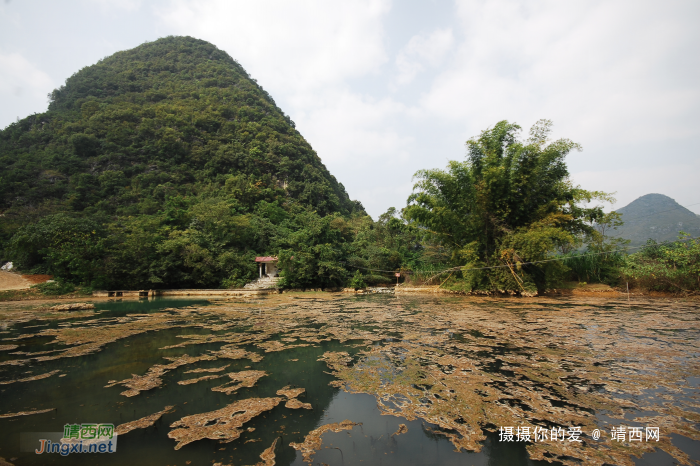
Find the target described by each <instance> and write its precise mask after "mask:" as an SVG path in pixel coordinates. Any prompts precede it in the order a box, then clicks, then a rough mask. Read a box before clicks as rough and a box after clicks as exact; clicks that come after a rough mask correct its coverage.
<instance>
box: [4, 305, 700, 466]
mask: <svg viewBox="0 0 700 466" xmlns="http://www.w3.org/2000/svg"><path fill="white" fill-rule="evenodd" d="M119 309H120V310H119V312H118V313H117V312H116V311H114V309H112V308H111V305H110V304H104V303H102V304H99V303H98V304H97V306H96V310H95V312H92V313H84V312H81V313H80V314H78V315H76V316H75V317H73V318H66V317H65V316H61V317H60V318H57V317H55V316H54V315H52V314H46V313H45V310H43V311H42V310H37V311H36V312H35V314H32V310H31V309H23V310H22V312H21V313H9V314H7V316H6V317H5V318H3V320H2V322H3V327H2V333H0V345H3V347H7V348H8V350H6V351H3V352H2V353H0V395H1V397H0V430H1V431H2V432H3V433H7V434H6V435H4V436H3V437H0V456H2V457H4V458H15V460H14V461H13V462H14V463H15V464H83V463H84V464H124V463H126V462H128V463H131V464H134V465H136V464H154V465H155V464H163V465H166V464H211V463H220V464H222V465H225V464H232V465H233V464H235V465H241V464H283V465H286V464H305V463H309V464H311V463H314V464H315V463H316V462H319V463H322V462H325V463H328V464H336V463H337V464H340V463H341V462H342V463H343V464H382V465H388V464H436V462H437V463H439V464H463V462H464V461H468V464H537V463H540V462H542V463H543V464H547V463H552V462H554V463H558V464H567V465H579V464H598V465H603V464H621V465H632V464H635V458H642V461H643V462H644V461H651V460H652V459H653V461H654V463H659V462H660V461H661V462H663V461H666V462H667V463H668V464H672V463H673V462H675V463H677V464H700V462H698V461H699V460H700V456H699V455H700V449H699V448H698V445H700V431H699V430H698V426H699V425H700V414H698V412H699V411H700V403H699V401H698V395H700V390H699V389H698V385H699V384H698V382H699V381H700V364H699V363H698V358H697V356H698V345H699V344H700V338H699V336H700V335H699V332H700V330H699V327H698V311H700V306H699V305H698V303H697V302H674V301H672V300H654V301H636V302H632V303H628V302H627V301H616V300H605V299H595V298H587V299H581V300H564V299H550V298H538V299H490V298H489V299H487V298H462V297H432V296H430V297H426V296H411V297H404V296H364V297H356V296H351V297H348V296H346V295H327V296H322V295H317V294H315V295H313V296H308V295H306V296H305V295H296V296H290V295H273V296H270V297H267V298H261V299H249V300H239V301H219V302H214V303H212V304H211V305H208V306H201V305H188V304H187V303H186V302H183V303H181V304H180V305H179V306H177V307H176V306H173V307H166V308H161V309H155V310H153V311H150V312H148V313H143V312H140V310H139V306H138V305H136V304H135V305H134V308H133V310H132V311H131V312H124V305H123V304H122V305H121V307H120V308H119ZM1 312H2V311H1V310H0V313H1ZM0 315H1V314H0ZM13 316H15V317H13ZM15 346H17V347H15ZM224 371H228V372H224ZM55 374H59V375H55ZM191 374H201V375H198V376H194V377H193V376H192V375H191ZM221 379H224V380H225V383H224V384H223V385H222V380H221ZM124 387H126V388H127V389H128V390H126V391H124ZM366 397H371V398H366ZM369 399H372V400H373V402H368V400H369ZM163 406H166V408H165V409H163ZM299 408H305V409H299ZM88 422H100V423H113V424H114V425H115V426H116V429H117V431H118V432H121V433H122V435H120V436H119V438H118V445H119V448H118V451H117V452H116V453H114V454H112V455H111V456H105V455H100V456H98V455H97V454H90V455H85V454H83V455H80V454H74V455H72V456H71V457H70V462H67V459H66V458H64V457H61V456H60V455H53V456H49V455H47V454H44V455H42V456H39V455H36V454H34V453H33V452H31V451H21V450H22V449H21V448H20V437H21V436H20V434H21V433H26V432H63V427H64V425H65V424H74V423H88ZM657 432H658V435H656V433H657ZM448 447H449V448H448ZM334 455H335V456H334ZM644 455H646V456H644ZM438 457H439V460H437V459H436V458H438ZM261 459H262V460H263V461H264V463H261V462H260V460H261ZM188 461H189V462H190V463H187V462H188Z"/></svg>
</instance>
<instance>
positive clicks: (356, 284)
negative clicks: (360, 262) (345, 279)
mask: <svg viewBox="0 0 700 466" xmlns="http://www.w3.org/2000/svg"><path fill="white" fill-rule="evenodd" d="M350 288H354V289H355V290H359V289H362V288H367V284H366V283H365V280H364V277H363V276H362V272H360V271H359V270H356V271H355V275H353V276H352V280H350Z"/></svg>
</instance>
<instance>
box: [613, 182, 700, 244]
mask: <svg viewBox="0 0 700 466" xmlns="http://www.w3.org/2000/svg"><path fill="white" fill-rule="evenodd" d="M617 212H619V213H621V214H622V221H623V222H625V224H624V225H623V226H622V227H621V228H618V229H617V232H616V233H613V234H614V235H615V236H619V237H621V238H625V239H628V240H630V241H631V243H630V245H631V246H639V245H642V244H644V243H646V242H647V240H649V239H653V240H655V241H657V242H661V241H673V240H676V239H678V233H679V232H681V231H684V232H686V233H690V234H691V235H693V236H700V216H698V215H696V214H695V213H693V212H691V211H690V210H688V209H686V208H685V207H683V206H681V205H680V204H678V203H677V202H676V201H675V200H673V199H671V198H670V197H668V196H664V195H663V194H646V195H644V196H642V197H640V198H638V199H636V200H634V201H632V202H631V203H629V204H628V205H626V206H625V207H622V208H621V209H617Z"/></svg>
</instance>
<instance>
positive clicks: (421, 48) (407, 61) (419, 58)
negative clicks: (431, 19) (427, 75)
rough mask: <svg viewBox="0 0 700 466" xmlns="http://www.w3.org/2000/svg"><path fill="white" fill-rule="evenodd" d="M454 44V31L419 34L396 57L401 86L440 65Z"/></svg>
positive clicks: (398, 78) (440, 30)
mask: <svg viewBox="0 0 700 466" xmlns="http://www.w3.org/2000/svg"><path fill="white" fill-rule="evenodd" d="M453 42H454V37H453V35H452V29H449V28H445V29H437V30H435V31H433V32H432V33H431V34H429V35H425V34H418V35H415V36H413V37H411V39H410V40H409V41H408V43H407V44H406V46H405V47H404V48H403V49H402V50H401V51H400V52H399V54H398V55H397V57H396V67H397V68H398V76H397V78H396V80H397V82H398V83H399V84H407V83H409V82H411V81H413V78H415V76H416V75H417V74H418V73H420V72H421V71H423V70H424V69H425V65H426V64H428V65H430V66H437V65H439V64H440V63H441V62H442V60H443V58H444V57H445V54H447V52H448V51H449V50H450V48H451V47H452V44H453Z"/></svg>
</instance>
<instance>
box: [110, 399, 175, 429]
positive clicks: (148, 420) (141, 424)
mask: <svg viewBox="0 0 700 466" xmlns="http://www.w3.org/2000/svg"><path fill="white" fill-rule="evenodd" d="M174 407H175V406H166V407H165V409H163V411H158V412H157V413H153V414H151V415H149V416H146V417H142V418H141V419H137V420H135V421H131V422H127V423H124V424H120V425H118V426H117V427H116V428H115V429H114V432H115V433H116V434H118V435H124V434H126V433H127V432H131V431H132V430H135V429H145V428H146V427H150V426H152V425H153V424H155V423H156V421H157V420H158V419H160V418H161V417H162V416H163V414H165V413H169V412H172V410H173V408H174Z"/></svg>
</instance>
